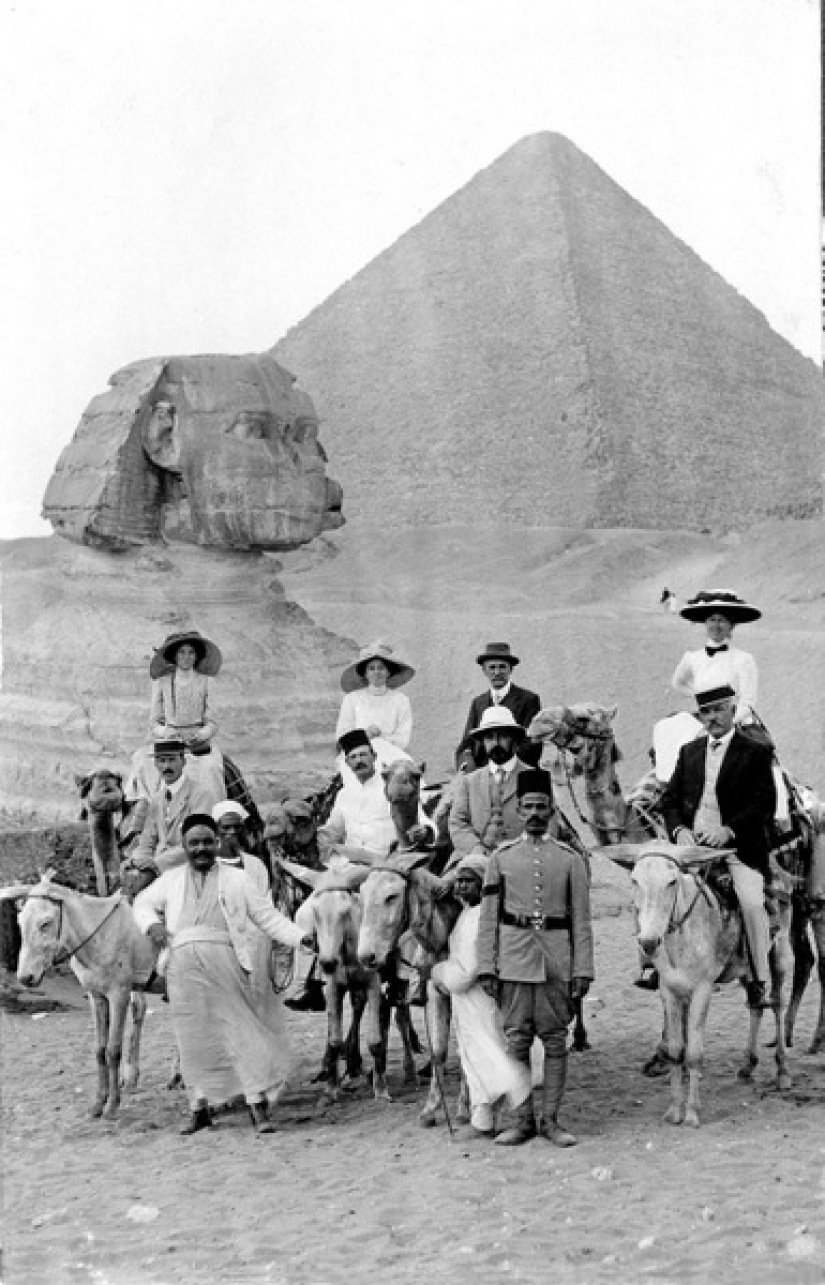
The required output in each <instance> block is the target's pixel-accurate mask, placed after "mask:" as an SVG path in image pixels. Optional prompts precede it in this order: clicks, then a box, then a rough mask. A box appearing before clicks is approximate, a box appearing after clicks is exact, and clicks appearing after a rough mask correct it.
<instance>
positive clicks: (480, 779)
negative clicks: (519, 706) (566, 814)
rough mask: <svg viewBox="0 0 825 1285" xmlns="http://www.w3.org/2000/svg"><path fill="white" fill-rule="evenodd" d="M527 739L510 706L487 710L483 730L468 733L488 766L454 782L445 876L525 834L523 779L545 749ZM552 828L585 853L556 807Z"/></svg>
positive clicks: (475, 729)
mask: <svg viewBox="0 0 825 1285" xmlns="http://www.w3.org/2000/svg"><path fill="white" fill-rule="evenodd" d="M526 735H527V734H526V732H525V730H524V728H523V727H521V726H519V724H518V723H517V722H516V720H515V719H514V717H513V715H512V714H511V712H510V710H509V709H507V707H506V706H505V705H499V706H491V707H490V708H488V709H485V711H484V713H483V714H482V715H481V721H480V722H479V725H478V727H474V728H472V729H471V730H470V732H469V733H468V736H467V738H466V739H467V740H468V742H469V743H470V744H471V745H472V744H476V743H477V744H479V745H480V749H481V751H482V752H483V756H484V759H485V766H484V767H479V768H476V769H475V771H471V772H468V773H467V774H459V775H458V776H456V778H455V780H454V781H453V801H452V807H451V809H450V816H449V821H448V824H449V829H450V839H451V840H452V844H453V854H452V856H451V857H450V859H449V861H448V862H447V866H446V867H445V871H444V874H445V875H448V874H449V875H452V874H453V872H454V871H455V869H456V866H457V865H458V862H459V860H460V858H461V857H465V856H471V855H473V856H478V855H481V856H485V855H488V854H489V853H491V852H493V851H494V850H495V849H496V848H497V847H498V845H499V844H500V843H504V842H506V841H507V840H508V839H515V838H516V837H517V836H518V835H520V834H521V833H522V830H523V829H524V824H523V821H522V817H521V812H520V810H519V806H518V781H519V777H520V775H521V773H522V772H526V771H529V770H530V768H534V767H535V761H534V760H535V759H536V757H537V753H539V752H540V747H537V746H534V745H528V744H526ZM549 824H550V829H551V831H552V833H553V835H554V836H555V837H556V838H559V839H560V840H561V841H562V843H566V844H568V845H569V846H570V847H573V848H575V849H576V850H577V851H579V852H581V851H583V848H582V844H581V840H580V839H579V837H578V835H577V834H576V833H575V831H573V830H572V829H571V827H570V826H569V825H568V823H567V822H566V821H565V819H564V818H563V817H562V816H561V814H560V813H559V812H558V811H557V810H556V809H555V808H553V809H552V814H551V819H550V822H549ZM448 882H451V880H450V881H448Z"/></svg>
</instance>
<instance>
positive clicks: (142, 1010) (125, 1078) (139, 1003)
mask: <svg viewBox="0 0 825 1285" xmlns="http://www.w3.org/2000/svg"><path fill="white" fill-rule="evenodd" d="M129 1013H130V1015H131V1018H132V1026H131V1029H130V1031H129V1048H128V1051H127V1053H126V1057H125V1059H124V1061H123V1063H122V1064H121V1069H120V1083H121V1085H122V1086H123V1088H124V1089H134V1088H137V1082H138V1079H139V1078H140V1036H141V1032H142V1030H143V1019H144V1018H145V1016H146V995H145V993H144V992H143V991H132V994H131V997H130V999H129Z"/></svg>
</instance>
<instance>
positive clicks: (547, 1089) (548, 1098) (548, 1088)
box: [541, 1053, 578, 1147]
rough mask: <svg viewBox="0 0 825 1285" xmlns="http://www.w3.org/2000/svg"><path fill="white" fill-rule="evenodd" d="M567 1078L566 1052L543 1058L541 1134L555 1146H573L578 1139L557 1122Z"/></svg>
mask: <svg viewBox="0 0 825 1285" xmlns="http://www.w3.org/2000/svg"><path fill="white" fill-rule="evenodd" d="M566 1079H567V1054H566V1053H562V1054H560V1055H559V1056H558V1057H550V1056H547V1055H545V1058H544V1107H543V1111H542V1125H541V1136H542V1137H543V1138H547V1139H548V1141H550V1142H553V1143H555V1145H556V1146H557V1147H575V1145H576V1142H577V1141H578V1139H577V1138H576V1137H575V1135H574V1134H572V1133H568V1131H567V1129H565V1128H563V1127H562V1126H561V1125H560V1124H559V1108H560V1107H561V1100H562V1098H563V1097H564V1083H565V1080H566Z"/></svg>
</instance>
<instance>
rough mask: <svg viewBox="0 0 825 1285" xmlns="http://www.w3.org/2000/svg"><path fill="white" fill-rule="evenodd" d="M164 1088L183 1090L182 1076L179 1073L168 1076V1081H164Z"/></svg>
mask: <svg viewBox="0 0 825 1285" xmlns="http://www.w3.org/2000/svg"><path fill="white" fill-rule="evenodd" d="M166 1087H167V1089H182V1088H183V1076H182V1075H181V1073H180V1071H176V1072H175V1074H174V1075H170V1077H169V1079H168V1080H167V1081H166Z"/></svg>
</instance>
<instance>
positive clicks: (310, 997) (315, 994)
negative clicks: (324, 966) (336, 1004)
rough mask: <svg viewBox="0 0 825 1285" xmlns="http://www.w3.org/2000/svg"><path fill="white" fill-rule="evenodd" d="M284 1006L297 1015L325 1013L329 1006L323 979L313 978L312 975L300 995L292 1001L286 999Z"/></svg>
mask: <svg viewBox="0 0 825 1285" xmlns="http://www.w3.org/2000/svg"><path fill="white" fill-rule="evenodd" d="M284 1004H285V1005H286V1007H287V1008H291V1009H292V1010H293V1012H295V1013H323V1012H324V1009H325V1008H326V1006H327V1001H326V998H325V996H324V983H323V981H322V979H321V978H320V977H313V976H312V974H311V973H310V975H309V977H308V978H307V979H306V981H305V982H304V989H303V990H302V991H301V992H300V994H298V995H295V996H294V997H293V998H291V999H285V1000H284Z"/></svg>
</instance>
